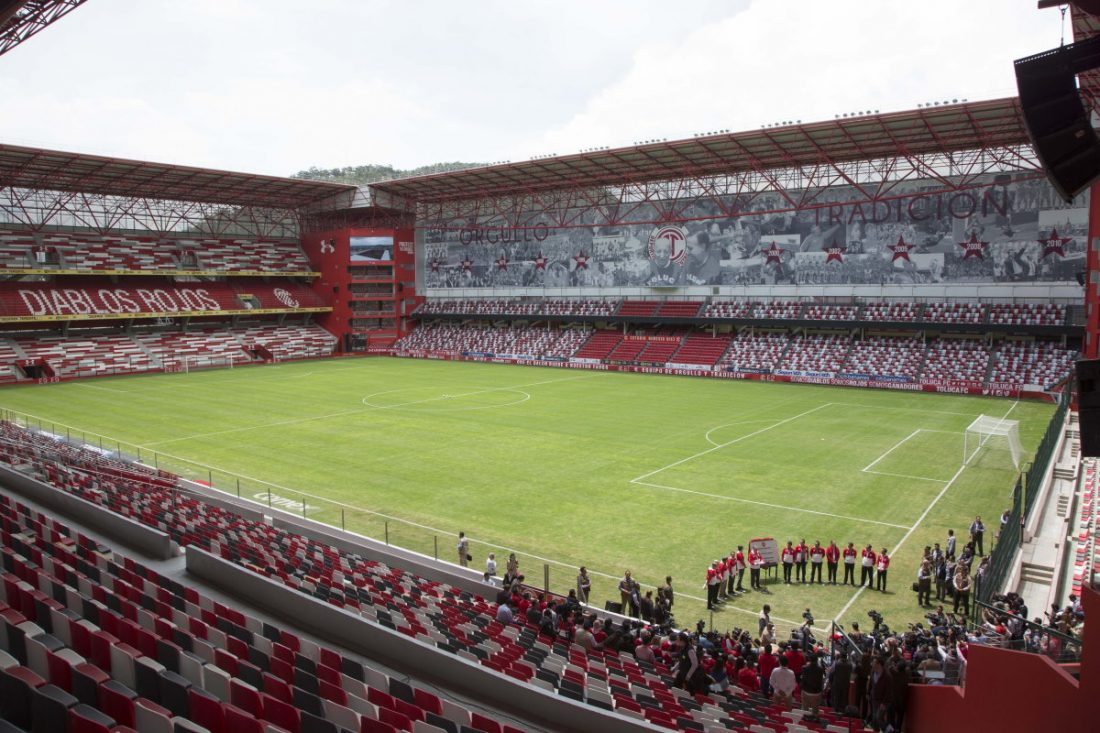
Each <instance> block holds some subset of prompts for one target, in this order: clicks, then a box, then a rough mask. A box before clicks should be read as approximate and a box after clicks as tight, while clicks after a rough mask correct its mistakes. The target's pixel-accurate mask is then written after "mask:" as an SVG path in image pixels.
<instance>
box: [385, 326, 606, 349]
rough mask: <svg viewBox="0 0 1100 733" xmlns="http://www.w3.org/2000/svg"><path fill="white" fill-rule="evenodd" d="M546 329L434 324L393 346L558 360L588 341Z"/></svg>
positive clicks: (584, 334)
mask: <svg viewBox="0 0 1100 733" xmlns="http://www.w3.org/2000/svg"><path fill="white" fill-rule="evenodd" d="M580 334H582V335H580V336H578V332H576V331H574V330H562V329H545V328H474V327H470V326H458V325H448V324H437V325H427V326H421V327H420V328H418V329H416V330H415V331H413V332H412V333H411V334H409V335H408V336H405V337H404V338H402V339H400V340H399V341H397V342H396V343H395V344H394V348H396V349H408V350H415V351H443V352H451V353H456V354H457V353H461V352H463V351H480V352H485V353H490V354H515V355H517V356H533V357H538V356H551V355H552V356H557V355H559V354H560V352H561V351H564V350H565V349H567V348H570V347H572V346H574V345H576V344H577V343H578V342H579V341H581V340H583V339H584V338H587V334H586V333H585V332H583V331H582V332H580Z"/></svg>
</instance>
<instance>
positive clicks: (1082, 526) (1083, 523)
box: [1072, 458, 1100, 598]
mask: <svg viewBox="0 0 1100 733" xmlns="http://www.w3.org/2000/svg"><path fill="white" fill-rule="evenodd" d="M1096 466H1097V460H1096V459H1095V458H1082V459H1081V504H1080V511H1079V513H1078V515H1077V527H1076V531H1077V541H1076V543H1075V546H1076V547H1075V550H1074V556H1073V590H1072V593H1073V594H1074V595H1075V596H1077V597H1078V598H1080V597H1081V588H1082V587H1083V586H1089V585H1092V581H1093V578H1094V577H1096V576H1097V575H1100V545H1098V543H1097V537H1096V534H1097V533H1096V514H1097V511H1098V510H1100V493H1098V491H1097V489H1098V488H1100V480H1098V478H1097V473H1096Z"/></svg>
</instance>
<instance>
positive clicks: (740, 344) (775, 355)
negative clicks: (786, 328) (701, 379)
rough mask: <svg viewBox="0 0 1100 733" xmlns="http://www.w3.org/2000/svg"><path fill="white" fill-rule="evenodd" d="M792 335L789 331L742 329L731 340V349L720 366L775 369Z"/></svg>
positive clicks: (719, 363)
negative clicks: (753, 331) (767, 331)
mask: <svg viewBox="0 0 1100 733" xmlns="http://www.w3.org/2000/svg"><path fill="white" fill-rule="evenodd" d="M790 343H791V337H790V335H789V334H787V333H780V332H770V333H759V332H758V333H752V332H750V331H742V332H741V333H739V334H737V336H735V337H734V338H733V340H732V341H730V347H729V351H727V352H726V354H725V356H723V357H722V358H721V360H719V362H718V366H720V367H728V368H730V369H732V370H733V371H737V370H741V369H751V370H756V371H758V370H762V369H768V370H771V369H774V368H775V365H776V364H777V363H778V362H779V360H780V359H781V358H782V357H783V354H784V352H785V351H786V350H787V348H788V347H789V346H790Z"/></svg>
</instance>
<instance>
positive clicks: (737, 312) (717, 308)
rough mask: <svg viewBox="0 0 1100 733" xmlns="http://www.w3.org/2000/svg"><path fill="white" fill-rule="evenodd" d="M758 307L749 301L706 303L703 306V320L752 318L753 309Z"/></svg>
mask: <svg viewBox="0 0 1100 733" xmlns="http://www.w3.org/2000/svg"><path fill="white" fill-rule="evenodd" d="M757 305H758V303H755V302H753V301H751V300H730V301H719V302H717V303H707V304H706V305H705V306H703V312H702V314H701V315H702V317H703V318H752V312H753V309H754V308H755V307H756V306H757Z"/></svg>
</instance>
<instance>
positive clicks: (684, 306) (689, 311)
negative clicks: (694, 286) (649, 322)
mask: <svg viewBox="0 0 1100 733" xmlns="http://www.w3.org/2000/svg"><path fill="white" fill-rule="evenodd" d="M702 307H703V304H702V303H701V302H700V301H698V300H666V301H663V302H662V303H661V307H660V308H658V309H657V315H658V316H659V317H661V318H695V317H696V316H697V315H699V310H700V309H701V308H702Z"/></svg>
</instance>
